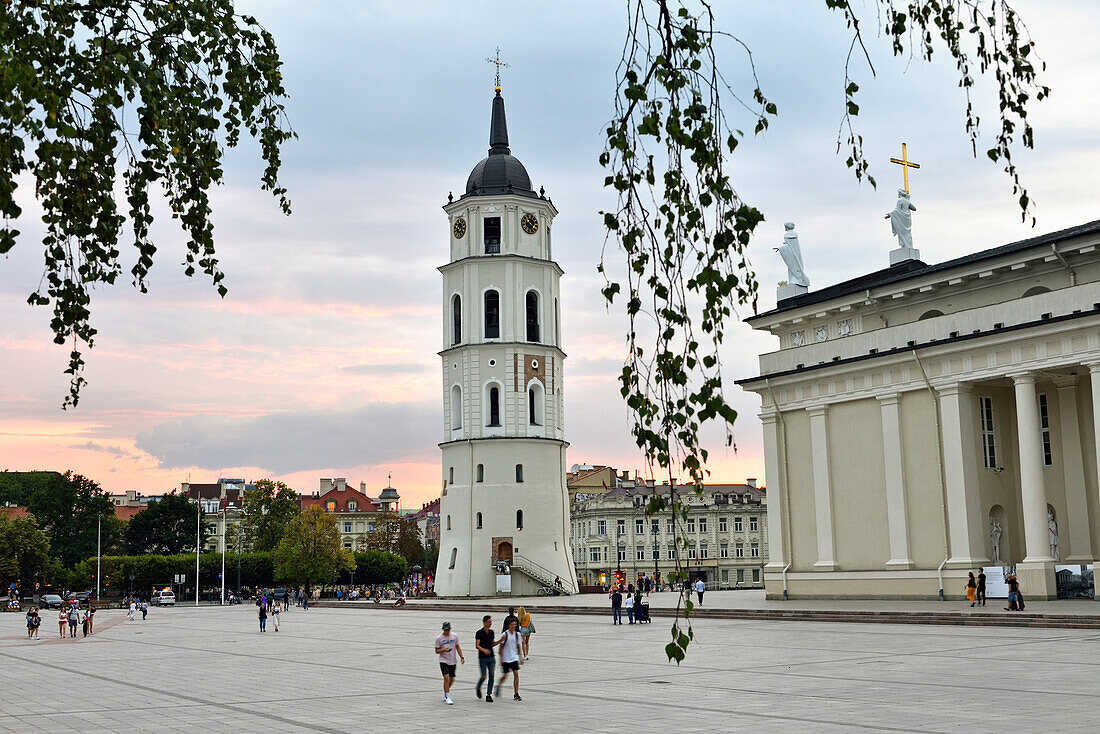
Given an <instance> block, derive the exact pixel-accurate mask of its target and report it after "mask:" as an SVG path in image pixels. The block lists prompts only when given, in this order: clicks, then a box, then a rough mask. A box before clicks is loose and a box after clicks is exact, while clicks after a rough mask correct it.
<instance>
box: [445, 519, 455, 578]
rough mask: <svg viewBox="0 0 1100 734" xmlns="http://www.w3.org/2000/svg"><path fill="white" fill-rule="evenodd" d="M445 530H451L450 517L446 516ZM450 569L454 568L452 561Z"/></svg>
mask: <svg viewBox="0 0 1100 734" xmlns="http://www.w3.org/2000/svg"><path fill="white" fill-rule="evenodd" d="M447 529H448V530H450V529H451V516H450V515H447ZM451 568H454V561H452V562H451Z"/></svg>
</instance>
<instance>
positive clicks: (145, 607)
mask: <svg viewBox="0 0 1100 734" xmlns="http://www.w3.org/2000/svg"><path fill="white" fill-rule="evenodd" d="M148 616H149V602H147V601H143V602H142V603H141V621H142V622H144V621H145V618H146V617H148Z"/></svg>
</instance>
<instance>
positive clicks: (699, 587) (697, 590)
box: [695, 579, 707, 606]
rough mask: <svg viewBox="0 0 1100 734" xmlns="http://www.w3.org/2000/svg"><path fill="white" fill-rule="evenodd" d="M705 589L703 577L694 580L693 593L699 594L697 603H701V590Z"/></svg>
mask: <svg viewBox="0 0 1100 734" xmlns="http://www.w3.org/2000/svg"><path fill="white" fill-rule="evenodd" d="M706 590H707V585H706V583H705V582H704V581H703V579H699V580H698V581H696V582H695V593H696V594H698V595H699V605H700V606H702V605H703V592H704V591H706Z"/></svg>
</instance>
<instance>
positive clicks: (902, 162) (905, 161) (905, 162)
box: [890, 143, 920, 194]
mask: <svg viewBox="0 0 1100 734" xmlns="http://www.w3.org/2000/svg"><path fill="white" fill-rule="evenodd" d="M890 162H891V163H897V164H898V165H899V166H901V170H902V172H903V173H904V176H905V193H907V194H908V193H909V169H910V168H920V164H919V163H913V162H912V161H910V160H909V156H908V153H907V152H906V150H905V143H902V144H901V158H900V159H898V158H891V159H890Z"/></svg>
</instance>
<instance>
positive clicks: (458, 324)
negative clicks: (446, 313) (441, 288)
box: [451, 293, 462, 344]
mask: <svg viewBox="0 0 1100 734" xmlns="http://www.w3.org/2000/svg"><path fill="white" fill-rule="evenodd" d="M461 341H462V296H460V295H458V294H457V293H455V294H454V296H453V297H452V298H451V344H458V343H459V342H461Z"/></svg>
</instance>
